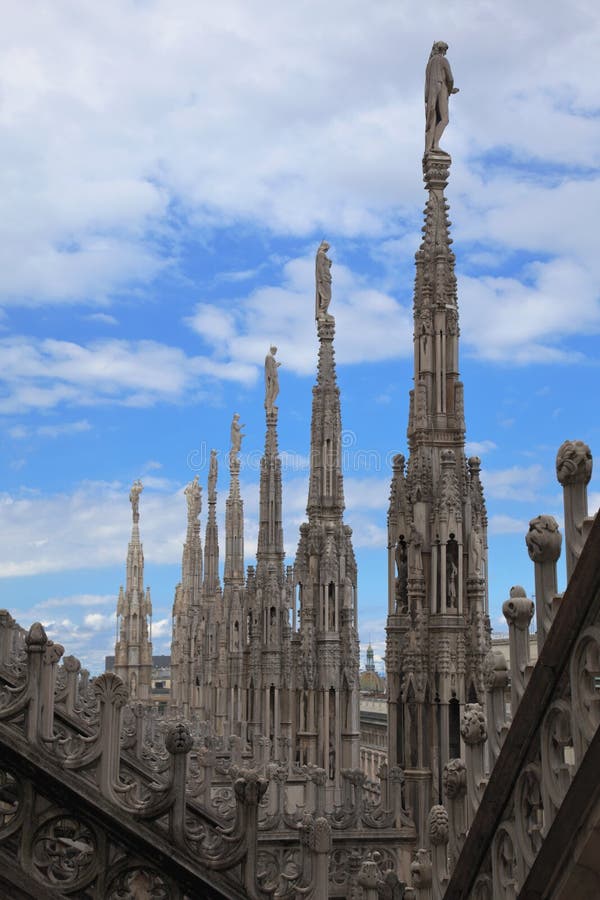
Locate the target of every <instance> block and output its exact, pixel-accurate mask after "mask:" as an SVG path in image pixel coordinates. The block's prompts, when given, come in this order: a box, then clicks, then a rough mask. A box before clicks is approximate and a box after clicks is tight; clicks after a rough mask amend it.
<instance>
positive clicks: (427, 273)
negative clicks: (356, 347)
mask: <svg viewBox="0 0 600 900" xmlns="http://www.w3.org/2000/svg"><path fill="white" fill-rule="evenodd" d="M450 164H451V159H450V157H449V156H448V154H445V153H434V152H429V153H427V154H426V155H425V157H424V159H423V173H424V181H425V186H426V189H427V191H428V193H429V197H428V200H427V204H426V206H425V224H424V226H423V241H422V243H421V246H420V247H419V250H418V251H417V253H416V255H415V262H416V274H415V290H414V303H413V314H414V335H413V341H414V354H415V365H414V383H415V387H414V391H413V394H412V397H411V406H410V415H409V424H408V438H409V442H410V445H411V449H412V447H413V446H417V445H418V444H419V443H423V441H425V440H429V437H427V438H426V434H429V435H431V432H432V431H433V432H436V431H437V432H443V433H444V434H447V433H448V432H450V433H451V438H450V441H449V443H451V444H452V445H456V446H458V445H461V444H462V443H463V442H464V414H463V409H462V406H463V403H462V384H461V383H460V382H459V380H458V335H459V330H458V304H457V290H456V275H455V273H454V262H455V256H454V253H453V252H452V250H451V249H450V245H451V244H452V239H451V237H450V224H451V223H450V220H449V219H448V215H447V211H448V208H449V207H448V204H447V203H446V198H445V196H444V188H445V186H446V184H447V182H448V175H449V171H450Z"/></svg>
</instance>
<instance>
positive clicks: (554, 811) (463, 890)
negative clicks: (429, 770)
mask: <svg viewBox="0 0 600 900" xmlns="http://www.w3.org/2000/svg"><path fill="white" fill-rule="evenodd" d="M590 475H591V454H590V451H589V448H588V447H587V446H586V445H585V444H583V443H582V442H580V441H566V442H565V443H564V444H563V445H562V446H561V448H560V449H559V451H558V454H557V476H558V479H559V481H560V483H561V484H562V485H563V490H564V511H565V536H566V539H565V543H566V552H567V574H568V577H569V581H568V585H567V590H566V592H565V594H564V595H561V594H559V593H557V577H556V563H557V560H558V557H559V554H560V546H561V536H560V534H559V532H558V526H557V524H556V521H555V520H554V519H553V518H552V517H551V516H537V517H536V518H535V519H532V521H531V523H530V526H529V532H528V534H527V537H526V542H527V548H528V552H529V555H530V557H531V559H532V561H533V563H534V567H535V584H536V598H537V641H538V653H539V657H538V662H537V665H536V666H535V667H533V666H532V665H531V662H530V658H529V625H530V622H531V619H532V616H533V611H534V604H533V602H532V601H531V600H530V599H528V598H527V596H526V592H525V590H524V589H523V588H521V587H518V586H517V587H513V588H511V591H510V597H509V599H508V600H507V601H506V602H505V603H504V606H503V612H504V615H505V617H506V620H507V623H508V627H509V645H510V707H511V714H510V716H507V712H506V701H505V691H506V688H507V686H508V683H509V680H508V670H507V665H506V662H505V660H504V658H503V657H502V654H501V653H500V652H499V651H497V650H494V649H492V650H491V651H490V652H489V653H488V656H487V658H486V660H485V666H484V682H485V689H486V707H485V712H484V710H483V708H482V707H481V706H479V704H467V705H466V707H465V710H464V713H463V718H462V722H461V736H462V739H463V744H464V752H465V761H464V762H463V761H462V760H451V761H450V762H449V763H448V764H447V765H446V767H445V769H444V775H443V782H444V793H445V806H434V807H433V808H432V810H431V813H430V817H429V829H428V834H429V841H428V844H427V846H425V847H424V848H422V849H420V850H419V851H418V852H417V853H416V854H415V857H414V860H413V863H412V866H411V872H412V875H413V886H414V888H415V892H416V897H417V900H438V898H440V900H441V898H442V897H444V898H456V900H458V898H461V900H464V898H467V897H471V898H473V900H496V898H503V900H509V898H513V897H514V898H516V896H517V894H518V893H519V890H521V889H522V890H523V894H522V896H527V897H529V896H542V895H543V896H549V894H547V893H546V892H545V891H547V888H548V883H547V880H548V874H547V873H548V870H549V869H550V870H551V871H554V872H557V871H558V868H557V866H558V865H559V862H557V861H559V860H560V859H561V856H564V851H563V852H561V851H560V849H559V846H558V845H559V843H560V840H561V830H560V829H561V828H562V837H563V838H564V834H565V832H566V831H567V830H568V828H569V827H571V826H572V824H573V823H572V822H571V823H570V824H569V819H568V816H569V815H571V817H572V816H573V812H572V810H573V809H574V808H576V802H578V803H579V809H580V810H583V809H584V808H586V804H587V805H589V803H590V802H591V800H590V798H589V797H586V791H585V788H582V787H581V786H582V785H585V784H586V782H585V779H586V777H587V778H590V777H591V776H592V777H593V771H594V769H593V763H594V753H596V754H598V753H600V731H599V727H598V726H599V725H600V563H599V560H600V522H596V523H595V524H594V525H593V524H592V523H593V519H590V518H589V517H588V516H587V495H586V485H587V483H588V482H589V480H590ZM509 726H510V727H509ZM597 758H598V757H596V759H597ZM486 760H487V766H486ZM588 769H589V770H590V772H589V773H587V770H588ZM586 773H587V774H586ZM593 783H594V784H596V783H597V778H594V781H593ZM587 794H590V795H592V796H593V797H596V796H597V797H598V803H600V787H599V788H598V790H597V792H595V788H594V790H592V791H590V790H589V787H588V790H587ZM576 798H579V800H578V801H577V800H576ZM483 801H485V802H483ZM556 877H558V876H556ZM544 879H546V881H544ZM542 887H544V892H542ZM536 891H539V892H538V893H536Z"/></svg>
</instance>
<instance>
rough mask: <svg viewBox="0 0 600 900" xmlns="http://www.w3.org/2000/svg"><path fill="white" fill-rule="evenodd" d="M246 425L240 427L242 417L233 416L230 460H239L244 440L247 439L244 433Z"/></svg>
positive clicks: (236, 414) (235, 414)
mask: <svg viewBox="0 0 600 900" xmlns="http://www.w3.org/2000/svg"><path fill="white" fill-rule="evenodd" d="M245 427H246V426H245V425H240V415H239V413H234V414H233V419H232V420H231V432H230V437H231V451H230V459H232V460H234V459H237V454H238V453H239V452H240V450H241V449H242V439H243V438H245V437H246V435H245V434H243V432H242V428H245Z"/></svg>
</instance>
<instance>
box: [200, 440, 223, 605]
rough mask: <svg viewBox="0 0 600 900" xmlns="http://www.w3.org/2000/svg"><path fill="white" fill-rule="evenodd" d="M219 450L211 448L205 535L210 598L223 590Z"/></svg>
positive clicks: (206, 587) (207, 596) (206, 584)
mask: <svg viewBox="0 0 600 900" xmlns="http://www.w3.org/2000/svg"><path fill="white" fill-rule="evenodd" d="M217 475H218V462H217V451H216V450H211V453H210V469H209V474H208V516H207V519H206V534H205V537H204V596H205V599H207V600H210V599H213V598H214V597H216V596H217V595H218V594H220V592H221V582H220V578H219V530H218V528H217Z"/></svg>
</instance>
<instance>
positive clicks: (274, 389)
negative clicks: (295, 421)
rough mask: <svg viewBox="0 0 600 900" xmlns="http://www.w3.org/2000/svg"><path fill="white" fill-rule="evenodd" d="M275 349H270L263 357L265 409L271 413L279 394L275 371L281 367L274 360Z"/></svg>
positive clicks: (277, 378)
mask: <svg viewBox="0 0 600 900" xmlns="http://www.w3.org/2000/svg"><path fill="white" fill-rule="evenodd" d="M276 353H277V347H274V346H273V347H271V349H270V351H269V353H267V355H266V357H265V409H266V410H267V412H272V411H273V408H274V403H275V401H276V399H277V395H278V394H279V373H278V372H277V369H278V368H279V366H280V365H281V363H280V362H277V360H276V359H275V354H276Z"/></svg>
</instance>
